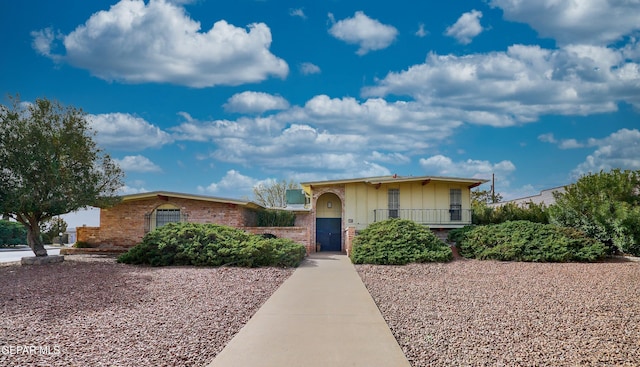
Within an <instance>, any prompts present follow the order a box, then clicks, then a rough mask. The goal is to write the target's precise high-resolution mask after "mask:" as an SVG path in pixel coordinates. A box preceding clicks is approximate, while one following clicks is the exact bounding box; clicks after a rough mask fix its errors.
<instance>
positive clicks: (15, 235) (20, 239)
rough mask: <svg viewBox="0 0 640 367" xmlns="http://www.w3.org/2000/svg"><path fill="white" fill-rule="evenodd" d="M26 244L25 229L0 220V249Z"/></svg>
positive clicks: (15, 223)
mask: <svg viewBox="0 0 640 367" xmlns="http://www.w3.org/2000/svg"><path fill="white" fill-rule="evenodd" d="M26 244H27V228H26V227H25V226H24V225H22V224H20V223H18V222H11V221H8V220H0V247H1V246H15V245H26Z"/></svg>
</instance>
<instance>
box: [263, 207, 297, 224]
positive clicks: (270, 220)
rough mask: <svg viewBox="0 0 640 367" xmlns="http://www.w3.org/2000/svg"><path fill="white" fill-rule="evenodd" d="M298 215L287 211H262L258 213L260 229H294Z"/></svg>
mask: <svg viewBox="0 0 640 367" xmlns="http://www.w3.org/2000/svg"><path fill="white" fill-rule="evenodd" d="M295 222H296V215H295V213H293V212H290V211H286V210H261V211H259V212H258V213H257V226H258V227H293V226H294V225H295Z"/></svg>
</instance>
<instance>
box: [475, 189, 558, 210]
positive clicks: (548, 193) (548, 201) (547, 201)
mask: <svg viewBox="0 0 640 367" xmlns="http://www.w3.org/2000/svg"><path fill="white" fill-rule="evenodd" d="M564 192H565V186H559V187H554V188H551V189H546V190H542V191H540V193H539V194H538V195H532V196H525V197H522V198H518V199H512V200H507V201H501V202H499V203H491V204H488V205H489V206H490V207H493V208H496V207H499V206H503V205H505V204H508V203H513V204H516V205H518V206H522V205H526V204H529V203H533V204H536V205H540V204H544V205H546V206H549V205H552V204H555V202H556V198H555V196H554V194H555V193H559V194H564Z"/></svg>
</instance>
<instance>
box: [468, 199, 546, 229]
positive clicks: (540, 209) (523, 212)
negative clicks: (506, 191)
mask: <svg viewBox="0 0 640 367" xmlns="http://www.w3.org/2000/svg"><path fill="white" fill-rule="evenodd" d="M518 220H527V221H529V222H534V223H544V224H547V223H549V212H548V211H547V207H546V205H544V204H535V203H533V202H529V203H524V204H520V205H518V204H515V203H505V204H502V205H500V206H496V207H489V206H487V205H486V204H485V203H474V205H473V216H472V222H473V224H479V225H485V224H498V223H504V222H508V221H518Z"/></svg>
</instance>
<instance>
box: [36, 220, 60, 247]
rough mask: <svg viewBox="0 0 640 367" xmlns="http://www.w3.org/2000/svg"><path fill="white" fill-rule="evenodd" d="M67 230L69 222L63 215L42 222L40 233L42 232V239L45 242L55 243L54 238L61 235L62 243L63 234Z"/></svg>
mask: <svg viewBox="0 0 640 367" xmlns="http://www.w3.org/2000/svg"><path fill="white" fill-rule="evenodd" d="M66 231H67V222H66V221H65V220H64V219H62V218H61V217H59V216H58V217H53V218H50V219H48V220H46V221H44V222H41V223H40V233H42V239H43V241H44V243H54V242H53V241H54V239H55V238H56V237H59V240H60V243H62V238H63V236H62V235H60V233H62V234H64V233H65V232H66Z"/></svg>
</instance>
